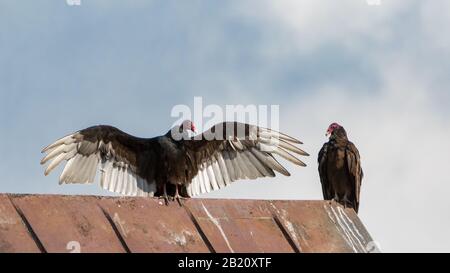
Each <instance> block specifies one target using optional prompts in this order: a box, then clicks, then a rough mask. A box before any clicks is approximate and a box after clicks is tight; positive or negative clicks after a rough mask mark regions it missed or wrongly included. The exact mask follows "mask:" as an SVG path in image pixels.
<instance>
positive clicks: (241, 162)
mask: <svg viewBox="0 0 450 273" xmlns="http://www.w3.org/2000/svg"><path fill="white" fill-rule="evenodd" d="M183 144H184V146H185V147H186V150H187V156H188V158H189V160H190V162H191V166H190V168H188V172H191V174H192V175H191V176H192V177H193V178H192V179H191V181H190V183H187V185H186V186H185V191H186V192H187V195H188V196H196V195H199V194H202V193H206V192H210V191H213V190H218V189H221V188H223V187H226V186H228V185H230V184H231V183H232V182H233V181H236V180H239V179H256V178H258V177H274V176H275V172H274V171H276V172H279V173H281V174H283V175H286V176H289V175H290V173H289V172H288V171H287V170H286V169H285V168H284V167H283V166H282V165H281V164H280V163H279V162H278V161H277V160H276V159H275V157H274V155H275V154H276V155H279V156H281V157H283V158H285V159H287V160H289V161H291V162H292V163H294V164H296V165H299V166H306V165H305V163H303V162H302V161H301V160H299V159H298V158H297V157H295V156H294V155H292V153H295V154H298V155H303V156H308V154H307V153H306V152H305V151H303V150H301V149H300V148H298V147H297V146H296V145H298V144H301V142H300V141H299V140H297V139H295V138H293V137H290V136H288V135H285V134H282V133H279V132H276V131H273V130H270V129H266V128H261V127H258V126H254V125H249V124H245V123H238V122H224V123H219V124H216V125H215V126H213V127H212V128H211V129H209V130H208V131H206V132H204V133H203V134H202V135H200V137H199V136H196V137H194V138H192V139H190V140H186V141H184V143H183Z"/></svg>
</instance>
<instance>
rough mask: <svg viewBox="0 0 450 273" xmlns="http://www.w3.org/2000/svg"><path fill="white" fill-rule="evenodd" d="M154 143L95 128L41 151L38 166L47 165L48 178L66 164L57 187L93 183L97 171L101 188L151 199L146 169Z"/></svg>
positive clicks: (151, 187) (151, 183)
mask: <svg viewBox="0 0 450 273" xmlns="http://www.w3.org/2000/svg"><path fill="white" fill-rule="evenodd" d="M155 145H156V144H155V141H153V139H143V138H137V137H134V136H131V135H128V134H126V133H124V132H122V131H120V130H119V129H117V128H114V127H111V126H104V125H101V126H94V127H90V128H87V129H84V130H81V131H78V132H75V133H73V134H70V135H68V136H66V137H64V138H61V139H59V140H57V141H56V142H54V143H53V144H51V145H49V146H47V147H46V148H44V149H43V150H42V152H43V153H46V155H45V157H44V158H43V159H42V161H41V164H45V163H47V162H50V164H49V165H48V167H47V169H46V170H45V175H48V174H49V173H50V172H51V171H52V170H53V169H54V168H56V167H57V166H58V165H59V164H60V163H61V162H63V161H67V164H66V165H65V167H64V170H63V172H62V174H61V176H60V178H59V182H60V184H69V183H93V182H94V180H95V177H96V173H97V170H98V169H99V170H100V174H101V177H100V185H101V187H102V188H104V189H106V190H109V191H112V192H117V193H121V194H123V195H131V196H149V195H150V196H153V193H154V192H155V190H156V185H155V182H154V181H153V179H152V177H151V175H150V172H149V169H148V168H149V166H152V163H154V161H155V160H156V159H155V156H154V153H152V150H154V146H155Z"/></svg>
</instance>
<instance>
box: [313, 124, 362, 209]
mask: <svg viewBox="0 0 450 273" xmlns="http://www.w3.org/2000/svg"><path fill="white" fill-rule="evenodd" d="M328 135H329V137H330V138H329V141H328V142H327V143H325V144H324V145H323V147H322V149H321V150H320V152H319V159H318V161H319V174H320V182H321V183H322V191H323V198H324V199H325V200H334V201H336V202H338V203H340V204H342V205H344V207H351V208H353V209H354V210H355V211H356V213H358V207H359V194H360V190H361V181H362V179H363V175H364V174H363V171H362V169H361V161H360V158H359V152H358V149H357V148H356V146H355V145H354V144H353V143H352V142H350V141H349V140H348V138H347V133H346V132H345V129H344V127H342V126H341V125H339V124H337V123H333V124H331V125H330V126H329V127H328V130H327V136H328Z"/></svg>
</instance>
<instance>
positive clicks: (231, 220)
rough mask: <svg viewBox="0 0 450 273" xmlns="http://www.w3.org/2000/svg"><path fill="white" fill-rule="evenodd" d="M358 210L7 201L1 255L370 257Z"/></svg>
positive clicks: (213, 202)
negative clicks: (321, 254) (303, 254)
mask: <svg viewBox="0 0 450 273" xmlns="http://www.w3.org/2000/svg"><path fill="white" fill-rule="evenodd" d="M371 241H372V239H371V237H370V235H369V234H368V232H367V230H366V229H365V228H364V226H363V224H362V223H361V221H360V220H359V218H358V217H357V215H356V214H355V212H354V211H353V210H351V209H343V208H342V207H341V206H339V205H337V204H334V203H333V204H330V203H329V202H325V201H269V200H225V199H190V200H187V201H185V202H184V205H183V206H179V205H178V203H176V202H172V203H171V204H170V205H169V206H165V205H163V203H162V201H161V200H159V199H156V198H155V199H154V198H141V197H133V198H130V197H128V198H125V197H98V196H61V195H9V194H8V195H6V194H0V252H73V251H75V252H78V251H81V252H366V249H367V246H368V245H370V242H371Z"/></svg>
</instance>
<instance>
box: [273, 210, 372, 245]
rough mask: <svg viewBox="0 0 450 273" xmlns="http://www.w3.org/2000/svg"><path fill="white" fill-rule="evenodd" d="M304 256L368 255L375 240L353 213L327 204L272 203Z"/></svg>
mask: <svg viewBox="0 0 450 273" xmlns="http://www.w3.org/2000/svg"><path fill="white" fill-rule="evenodd" d="M270 203H271V207H272V209H273V210H274V212H275V213H276V214H277V215H278V217H279V219H280V222H281V223H282V225H283V226H284V228H285V229H286V230H287V231H288V233H289V235H290V237H291V238H292V241H293V242H294V243H295V245H296V246H297V247H298V248H299V249H300V251H301V252H366V247H367V244H368V243H369V242H370V241H371V240H372V239H371V238H370V236H369V234H368V232H367V231H366V229H365V228H364V226H363V225H362V223H361V222H360V221H359V219H358V217H357V215H356V213H355V212H354V210H353V209H343V208H342V206H340V205H338V204H336V203H334V202H333V203H330V202H327V201H301V202H298V201H272V202H270Z"/></svg>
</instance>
